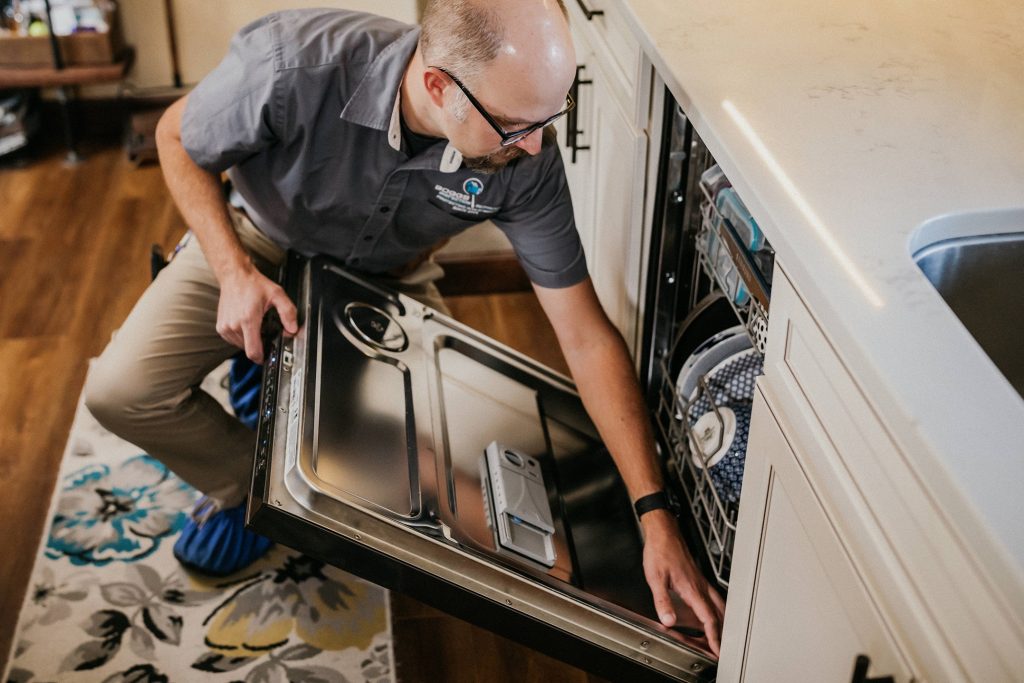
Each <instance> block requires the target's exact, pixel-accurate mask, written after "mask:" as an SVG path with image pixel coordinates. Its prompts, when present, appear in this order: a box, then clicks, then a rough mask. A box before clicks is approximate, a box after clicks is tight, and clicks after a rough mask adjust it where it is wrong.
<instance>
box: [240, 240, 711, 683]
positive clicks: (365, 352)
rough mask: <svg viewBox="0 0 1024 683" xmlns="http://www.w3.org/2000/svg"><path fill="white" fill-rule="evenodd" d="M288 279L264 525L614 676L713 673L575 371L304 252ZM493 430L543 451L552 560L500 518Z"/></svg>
mask: <svg viewBox="0 0 1024 683" xmlns="http://www.w3.org/2000/svg"><path fill="white" fill-rule="evenodd" d="M296 268H298V270H296ZM289 291H290V294H291V295H292V296H293V298H295V300H296V301H297V303H298V304H299V308H300V320H301V321H302V328H301V331H300V333H299V335H298V336H297V337H296V338H295V339H293V340H279V342H278V343H279V345H280V346H279V347H278V348H275V349H274V351H272V352H271V353H270V354H269V358H270V362H269V363H268V367H267V379H266V381H265V382H264V397H263V399H264V401H265V405H264V409H263V411H262V412H261V424H260V436H259V444H260V445H259V450H258V453H257V461H256V468H255V472H254V478H253V486H252V495H251V498H250V501H251V502H250V511H249V512H250V521H251V523H252V524H253V526H254V527H255V528H256V529H258V530H261V531H263V532H264V533H267V535H270V536H271V537H274V538H276V539H277V540H279V541H281V542H282V543H284V544H286V545H290V546H292V547H295V548H297V549H300V550H303V551H304V552H307V553H311V554H313V555H316V556H319V557H321V558H322V559H324V560H326V561H329V562H332V563H334V564H338V565H339V566H342V567H343V568H346V569H348V570H349V571H352V572H354V573H356V574H360V575H363V576H364V577H365V578H368V579H370V580H371V581H374V582H376V583H379V584H381V585H384V586H387V587H390V588H394V589H396V590H402V591H405V592H409V593H410V594H412V595H413V596H414V597H417V598H418V599H420V600H423V601H424V602H427V603H429V604H433V605H435V606H437V607H439V608H440V609H444V610H446V611H449V612H452V613H453V614H456V615H457V616H461V617H463V618H467V619H469V620H471V621H475V622H476V623H480V624H481V625H484V626H486V627H489V628H492V629H494V630H497V631H499V632H501V633H502V634H503V635H506V636H508V637H511V638H514V639H517V640H520V641H521V642H525V643H527V644H529V645H531V646H533V647H536V648H538V649H541V650H544V651H546V652H548V653H549V654H552V655H554V656H556V657H560V658H562V659H565V660H566V661H570V662H572V663H575V664H577V665H580V666H584V667H587V668H591V669H592V670H598V671H599V673H603V674H604V675H606V676H609V675H612V674H614V676H618V677H621V678H628V679H629V680H643V679H646V678H651V679H658V680H661V679H665V678H666V677H668V678H672V679H678V680H709V678H710V677H711V676H712V675H713V669H714V666H713V662H712V661H711V660H710V658H709V657H708V656H707V653H708V649H707V643H706V641H705V640H704V639H703V638H702V637H699V632H698V633H694V632H692V631H687V630H686V629H682V630H667V629H664V628H663V627H661V626H660V625H659V624H658V623H657V622H656V620H655V618H654V613H653V605H652V604H651V598H650V593H649V591H648V590H647V587H646V584H645V582H644V580H643V571H642V566H641V549H642V543H641V539H640V537H639V530H638V526H637V523H636V520H635V517H633V514H632V511H631V508H630V504H629V499H628V496H627V495H626V493H625V490H624V487H623V485H622V482H621V480H620V479H619V477H618V476H617V473H616V470H615V467H614V464H613V463H612V461H611V459H610V457H609V456H608V454H607V452H605V451H604V449H603V447H602V445H601V443H600V440H599V439H598V438H597V435H596V433H595V430H594V428H593V426H592V425H591V424H590V422H589V420H588V419H587V416H586V413H585V411H584V410H583V407H582V404H581V402H580V400H579V397H578V396H577V395H576V394H575V391H574V388H573V386H572V384H571V382H569V381H568V380H567V379H566V378H564V377H562V376H560V375H557V374H556V373H553V372H551V371H550V370H548V369H547V368H544V367H543V366H540V365H538V364H537V363H535V362H533V361H532V360H530V359H528V358H525V357H523V356H521V355H519V354H517V353H515V352H513V351H511V350H509V349H507V348H505V347H503V346H501V345H500V344H497V343H495V342H494V341H492V340H489V339H487V338H486V337H483V336H482V335H479V334H478V333H476V332H475V331H473V330H471V329H469V328H466V327H464V326H462V325H460V324H458V323H457V322H455V321H453V320H450V319H448V318H446V317H445V316H442V315H439V314H437V313H436V312H434V311H432V310H430V309H427V308H425V307H423V306H422V305H420V304H418V303H416V302H414V301H413V300H411V299H408V298H405V297H402V296H396V295H394V294H392V293H390V292H387V291H385V290H381V289H377V288H374V287H373V285H371V284H369V283H366V282H363V281H362V280H359V279H358V278H355V277H353V276H351V275H350V274H348V273H345V272H344V271H342V270H340V269H338V268H337V267H336V266H334V265H333V264H332V263H331V262H330V261H328V260H326V259H314V260H313V261H311V262H308V263H302V262H300V261H299V260H298V259H293V260H292V263H291V264H290V267H289ZM353 301H355V302H357V303H359V304H360V313H359V316H360V317H359V319H358V321H356V323H353V319H352V316H347V317H346V310H352V309H351V307H349V304H351V303H352V302H353ZM364 304H365V305H367V306H369V307H372V310H371V308H365V307H363V305H364ZM375 311H378V312H379V313H380V314H383V317H381V316H380V315H378V313H377V312H375ZM495 439H497V440H499V441H503V442H504V443H505V445H507V446H510V447H513V448H515V449H517V450H519V451H522V452H524V453H526V454H528V456H529V457H532V458H535V459H536V460H537V461H538V462H539V463H540V464H541V467H542V470H543V475H544V476H543V479H544V484H545V486H546V487H547V493H548V502H549V503H550V506H551V513H552V515H551V517H552V520H553V523H554V527H555V534H554V539H555V548H556V561H555V564H554V566H553V567H550V568H549V567H546V566H544V565H541V564H539V563H538V562H535V561H533V560H530V559H528V558H526V557H523V556H519V555H516V554H515V553H512V552H511V551H508V550H504V549H502V548H500V547H499V545H498V543H497V541H496V536H495V533H494V531H493V530H492V529H491V528H490V527H489V526H488V523H487V514H486V508H485V503H484V497H483V493H482V489H481V482H482V479H481V470H480V461H481V458H482V455H483V450H484V448H486V446H487V445H488V443H490V442H491V441H493V440H495ZM688 625H689V626H691V627H692V626H697V627H699V624H698V623H697V622H696V620H695V619H694V618H691V619H690V620H689V622H688ZM617 679H618V678H617Z"/></svg>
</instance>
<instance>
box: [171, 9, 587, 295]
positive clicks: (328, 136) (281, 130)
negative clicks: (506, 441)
mask: <svg viewBox="0 0 1024 683" xmlns="http://www.w3.org/2000/svg"><path fill="white" fill-rule="evenodd" d="M418 39H419V27H418V26H410V25H408V24H403V23H400V22H396V21H392V20H390V19H384V18H382V17H377V16H373V15H370V14H363V13H356V12H346V11H336V10H334V11H332V10H296V11H285V12H278V13H275V14H271V15H269V16H267V17H264V18H263V19H260V20H258V21H256V22H254V23H252V24H250V25H248V26H246V27H245V28H243V29H242V30H241V31H240V32H239V33H238V35H237V36H235V38H234V40H233V41H232V43H231V48H230V50H229V52H228V55H227V56H226V57H225V58H224V61H223V62H221V64H220V65H219V66H218V67H217V68H216V69H215V70H214V71H212V72H211V73H210V74H209V75H208V76H207V77H206V78H205V79H203V81H202V82H201V83H200V84H199V85H198V86H196V88H195V89H194V90H193V91H192V93H191V94H190V95H189V101H188V106H187V107H186V109H185V114H184V118H183V121H182V141H183V143H184V145H185V149H186V150H187V151H188V153H189V155H190V156H191V157H192V159H193V160H194V161H195V162H196V163H197V164H199V165H200V166H201V167H203V168H205V169H207V170H209V171H212V172H215V173H216V172H221V171H225V170H227V171H228V175H229V177H230V178H231V180H232V183H233V185H234V187H235V189H236V190H237V192H238V194H239V195H240V196H241V198H242V200H243V202H244V206H245V208H246V209H247V211H248V213H249V214H250V217H251V218H252V220H253V222H254V223H255V224H256V225H257V226H258V227H259V228H260V229H261V230H263V231H264V232H265V233H266V234H267V236H269V237H270V238H271V239H272V240H274V241H275V242H277V243H278V244H279V245H280V246H282V247H285V248H291V249H295V250H297V251H299V252H301V253H304V254H307V255H312V254H316V253H321V254H329V255H331V256H334V257H336V258H338V259H340V260H342V261H344V262H345V263H347V264H348V265H350V266H352V267H354V268H357V269H359V270H363V271H366V272H371V273H374V272H385V271H388V270H391V269H394V268H396V267H400V266H402V265H404V264H406V263H409V262H410V261H413V260H414V259H416V258H417V257H418V256H419V255H420V254H422V253H423V252H424V251H425V250H426V249H428V248H429V247H430V246H432V245H434V244H436V243H438V242H439V241H441V240H442V239H444V238H446V237H450V236H452V235H454V234H456V233H458V232H461V231H462V230H464V229H466V228H468V227H470V226H472V225H474V224H475V223H478V222H480V221H481V220H484V219H487V218H489V219H491V220H492V221H493V222H494V223H495V225H497V226H498V227H499V228H501V229H502V230H503V231H504V232H505V234H506V235H507V236H508V238H509V241H511V243H512V246H513V248H514V249H515V251H516V254H517V255H518V257H519V260H520V262H521V263H522V264H523V267H524V269H525V270H526V272H527V274H528V275H529V277H530V279H531V280H532V281H533V282H535V283H537V284H538V285H541V286H543V287H565V286H568V285H571V284H575V283H577V282H579V281H580V280H582V279H583V278H584V277H585V276H586V275H587V266H586V261H585V258H584V256H583V249H582V246H581V244H580V239H579V235H578V234H577V232H576V226H575V223H574V220H573V212H572V202H571V200H570V197H569V190H568V185H567V183H566V179H565V172H564V169H563V167H562V160H561V155H560V153H559V150H558V146H557V144H556V143H554V141H550V140H546V141H545V144H544V145H543V147H542V149H541V152H540V153H539V154H537V155H536V156H534V157H528V158H522V159H518V160H516V161H514V162H513V163H511V164H510V165H509V166H507V167H506V168H504V169H502V170H501V171H499V172H498V173H495V174H491V175H486V174H480V173H476V172H473V171H471V170H469V169H468V168H465V167H464V166H462V164H461V159H462V157H461V155H459V153H458V152H457V151H456V150H455V149H454V148H453V147H451V146H450V145H447V144H446V143H445V142H444V141H441V142H439V143H438V144H435V145H433V146H431V147H429V148H428V149H426V150H424V151H423V152H422V153H420V154H419V155H417V156H414V157H411V158H410V157H409V155H408V154H407V153H406V152H404V151H403V150H402V145H401V132H400V126H399V121H400V120H399V100H398V95H399V86H400V85H401V82H402V77H403V75H404V72H405V68H406V65H407V64H408V62H409V59H410V58H411V57H412V54H413V52H414V51H415V49H416V44H417V40H418Z"/></svg>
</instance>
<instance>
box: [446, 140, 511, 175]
mask: <svg viewBox="0 0 1024 683" xmlns="http://www.w3.org/2000/svg"><path fill="white" fill-rule="evenodd" d="M524 156H526V151H525V150H523V149H522V148H521V147H515V146H509V147H502V148H501V149H499V150H498V151H497V152H493V153H492V154H487V155H485V156H482V157H463V158H462V163H464V164H465V165H466V167H467V168H469V169H470V170H473V171H476V172H477V173H485V174H491V173H497V172H498V171H500V170H501V169H503V168H505V167H506V166H508V165H509V164H510V163H511V162H513V161H515V160H516V159H519V158H521V157H524Z"/></svg>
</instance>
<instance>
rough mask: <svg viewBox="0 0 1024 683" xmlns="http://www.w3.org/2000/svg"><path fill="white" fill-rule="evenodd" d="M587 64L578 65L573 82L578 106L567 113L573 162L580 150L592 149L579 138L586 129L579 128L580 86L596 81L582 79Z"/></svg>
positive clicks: (567, 145) (567, 134)
mask: <svg viewBox="0 0 1024 683" xmlns="http://www.w3.org/2000/svg"><path fill="white" fill-rule="evenodd" d="M586 68H587V67H586V65H583V64H581V65H579V66H577V67H576V78H575V79H574V80H573V82H572V91H571V92H572V99H573V101H575V102H576V106H575V107H573V108H572V110H571V111H570V112H569V113H568V114H566V116H565V146H566V147H568V148H569V149H571V150H572V163H574V164H575V163H576V154H577V153H578V152H581V151H584V150H588V149H590V145H581V144H579V142H578V140H579V137H580V135H582V134H583V132H584V131H582V130H580V128H579V111H580V86H581V85H591V84H593V82H594V81H592V80H590V79H589V78H588V79H586V80H582V79H580V74H581V73H582V72H583V70H584V69H586Z"/></svg>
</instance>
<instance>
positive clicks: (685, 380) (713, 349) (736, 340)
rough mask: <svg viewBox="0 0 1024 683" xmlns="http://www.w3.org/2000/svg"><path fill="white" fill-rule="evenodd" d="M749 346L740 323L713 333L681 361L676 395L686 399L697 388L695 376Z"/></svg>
mask: <svg viewBox="0 0 1024 683" xmlns="http://www.w3.org/2000/svg"><path fill="white" fill-rule="evenodd" d="M749 348H751V344H750V338H749V337H748V336H747V332H746V329H745V328H744V327H743V326H742V325H736V326H735V327H730V328H728V329H726V330H722V331H721V332H719V333H717V334H715V335H714V336H712V337H710V338H709V339H708V340H707V341H705V342H703V343H702V344H701V345H700V346H698V347H697V348H696V349H694V351H693V353H691V354H690V357H689V358H687V359H686V362H685V363H683V367H682V369H681V370H680V371H679V376H678V378H677V379H676V395H677V396H679V398H680V399H688V398H690V397H691V396H692V395H693V392H694V390H695V389H696V388H697V378H698V377H700V376H701V375H705V374H707V373H709V372H710V371H711V369H712V368H714V367H715V366H717V365H718V364H719V363H721V362H722V361H724V360H725V359H727V358H729V357H730V356H732V355H734V354H736V353H739V352H740V351H743V350H744V349H749Z"/></svg>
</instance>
